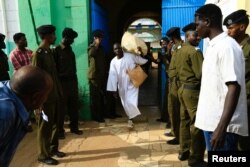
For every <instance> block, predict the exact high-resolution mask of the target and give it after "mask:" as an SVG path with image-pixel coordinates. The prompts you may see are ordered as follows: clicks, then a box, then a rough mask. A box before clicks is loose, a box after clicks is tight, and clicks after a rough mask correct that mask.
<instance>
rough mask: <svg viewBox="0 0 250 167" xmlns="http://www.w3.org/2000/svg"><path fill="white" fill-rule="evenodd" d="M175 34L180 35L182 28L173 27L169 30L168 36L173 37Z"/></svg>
mask: <svg viewBox="0 0 250 167" xmlns="http://www.w3.org/2000/svg"><path fill="white" fill-rule="evenodd" d="M175 34H180V28H179V27H171V28H170V29H168V31H167V33H166V35H167V36H169V37H171V36H173V35H175Z"/></svg>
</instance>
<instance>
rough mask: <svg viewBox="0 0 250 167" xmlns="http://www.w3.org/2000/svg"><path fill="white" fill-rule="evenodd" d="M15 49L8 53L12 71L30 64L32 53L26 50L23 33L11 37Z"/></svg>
mask: <svg viewBox="0 0 250 167" xmlns="http://www.w3.org/2000/svg"><path fill="white" fill-rule="evenodd" d="M13 40H14V42H15V44H16V48H15V49H14V50H13V51H12V52H11V53H10V62H11V63H12V64H13V67H14V70H15V71H16V70H18V69H19V68H21V67H23V66H26V65H29V64H31V56H32V51H31V50H29V49H26V47H27V40H26V37H25V34H24V33H21V32H20V33H16V34H14V36H13Z"/></svg>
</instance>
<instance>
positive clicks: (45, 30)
mask: <svg viewBox="0 0 250 167" xmlns="http://www.w3.org/2000/svg"><path fill="white" fill-rule="evenodd" d="M36 30H37V32H38V34H39V35H47V34H51V33H53V32H55V31H56V27H55V26H53V25H42V26H40V27H38V28H37V29H36Z"/></svg>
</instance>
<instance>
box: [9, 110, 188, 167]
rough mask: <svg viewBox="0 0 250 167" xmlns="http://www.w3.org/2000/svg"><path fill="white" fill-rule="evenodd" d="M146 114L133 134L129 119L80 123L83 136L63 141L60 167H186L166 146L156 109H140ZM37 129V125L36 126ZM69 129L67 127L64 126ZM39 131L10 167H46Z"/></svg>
mask: <svg viewBox="0 0 250 167" xmlns="http://www.w3.org/2000/svg"><path fill="white" fill-rule="evenodd" d="M141 111H142V113H143V115H142V116H140V117H139V118H138V119H137V120H136V123H135V124H136V125H135V128H134V129H133V130H129V129H128V128H127V119H126V117H123V118H119V119H114V120H106V123H105V124H98V123H96V122H92V121H90V122H81V123H80V128H82V129H83V130H84V134H83V135H82V136H77V135H74V134H71V133H69V129H66V132H67V133H66V139H65V140H60V150H61V151H63V152H65V153H66V154H67V156H66V157H64V158H61V159H58V160H59V161H60V164H59V165H57V166H58V167H185V166H187V161H183V162H180V161H179V160H178V159H177V153H178V146H172V145H168V144H166V140H168V139H171V138H167V137H165V136H164V135H163V134H164V132H165V124H164V123H159V122H156V121H155V119H156V118H157V115H158V113H159V111H158V108H156V107H141ZM33 127H34V128H35V125H34V126H33ZM65 127H66V128H67V125H66V126H65ZM36 159H37V144H36V131H34V132H32V133H29V134H28V135H26V137H25V139H24V140H23V141H22V143H21V144H20V145H19V147H18V150H17V152H16V154H15V157H14V159H13V161H12V163H11V165H10V167H46V165H43V164H39V163H38V162H37V161H36Z"/></svg>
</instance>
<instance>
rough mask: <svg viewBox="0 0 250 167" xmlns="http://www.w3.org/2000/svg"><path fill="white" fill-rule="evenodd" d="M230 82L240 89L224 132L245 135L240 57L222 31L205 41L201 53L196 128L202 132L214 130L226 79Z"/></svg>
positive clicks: (242, 68) (225, 91)
mask: <svg viewBox="0 0 250 167" xmlns="http://www.w3.org/2000/svg"><path fill="white" fill-rule="evenodd" d="M230 81H237V82H238V84H239V85H240V87H241V92H240V96H239V100H238V104H237V107H236V110H235V112H234V115H233V116H232V119H231V121H230V123H229V125H228V127H227V132H231V133H235V134H239V135H242V136H247V135H248V122H247V100H246V87H245V62H244V56H243V52H242V49H241V48H240V46H239V45H238V43H237V42H236V41H235V40H234V39H233V38H231V37H229V36H228V35H227V34H226V33H225V32H223V33H221V34H219V35H218V36H216V37H215V38H213V39H212V40H211V41H210V42H209V45H208V47H207V50H206V53H205V55H204V61H203V65H202V80H201V91H200V96H199V102H198V109H197V113H196V121H195V126H196V127H198V128H199V129H202V130H205V131H214V130H215V128H216V127H217V125H218V123H219V121H220V119H221V115H222V113H223V109H224V103H225V98H226V94H227V92H228V88H227V86H226V82H230Z"/></svg>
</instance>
